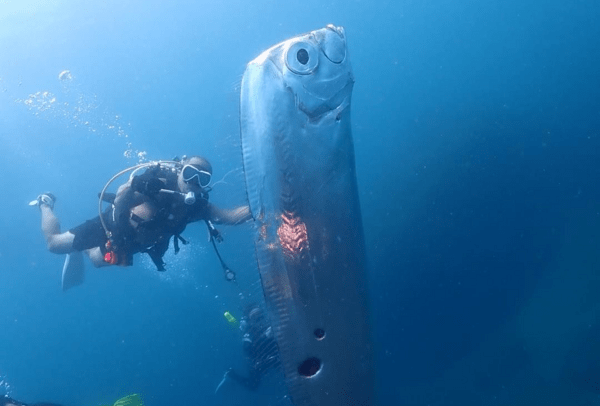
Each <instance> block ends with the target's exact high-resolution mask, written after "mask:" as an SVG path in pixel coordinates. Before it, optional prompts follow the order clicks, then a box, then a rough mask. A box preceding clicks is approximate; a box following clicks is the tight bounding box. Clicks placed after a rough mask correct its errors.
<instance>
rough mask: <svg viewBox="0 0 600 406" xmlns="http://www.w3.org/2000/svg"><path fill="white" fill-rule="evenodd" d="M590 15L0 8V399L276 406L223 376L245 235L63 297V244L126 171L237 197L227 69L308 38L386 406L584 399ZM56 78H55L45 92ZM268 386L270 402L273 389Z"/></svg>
mask: <svg viewBox="0 0 600 406" xmlns="http://www.w3.org/2000/svg"><path fill="white" fill-rule="evenodd" d="M599 17H600V7H599V6H598V4H597V3H596V2H592V1H585V0H582V1H571V2H560V1H555V0H550V1H544V2H542V1H531V2H516V1H512V0H511V1H502V2H500V1H491V2H486V3H485V4H484V3H482V2H476V1H472V0H465V1H460V2H452V1H446V0H434V1H432V2H416V1H408V2H390V1H383V0H382V1H357V0H355V1H326V2H323V1H314V0H308V1H302V2H298V1H291V2H287V3H281V2H275V1H268V0H259V1H254V2H244V1H239V0H238V1H228V0H226V1H223V2H200V1H195V2H194V1H173V2H163V1H156V0H151V1H146V2H140V1H127V0H125V1H114V0H109V1H105V2H101V3H90V2H82V1H73V0H71V1H56V0H54V1H53V0H49V1H46V2H34V1H29V0H24V1H19V2H10V1H0V142H1V150H2V152H1V155H0V170H1V173H2V174H3V176H2V185H3V190H4V193H3V194H2V201H3V208H4V209H3V210H2V211H1V212H0V223H1V225H2V230H3V232H2V233H1V234H0V241H1V244H0V309H1V310H0V331H1V332H2V334H0V381H2V383H0V387H2V388H4V389H3V390H4V391H7V392H9V393H10V395H11V396H13V397H15V398H17V399H21V400H23V401H26V402H35V401H41V400H48V401H52V402H57V403H63V404H65V405H100V404H112V402H114V401H115V400H116V399H117V398H119V397H121V396H124V395H127V394H129V393H133V392H137V393H140V394H142V396H143V397H144V400H145V403H146V405H147V406H155V405H166V404H207V405H245V404H248V403H256V404H285V401H284V399H283V398H282V396H281V395H280V393H281V387H280V384H279V383H278V382H276V378H272V379H271V380H272V382H271V381H267V382H265V383H264V384H263V385H262V387H261V388H260V390H259V392H258V393H255V394H248V393H246V392H245V391H244V390H242V389H241V388H237V387H235V386H234V385H231V386H229V387H228V388H227V390H226V391H222V392H219V393H218V394H215V393H214V390H215V387H216V386H217V384H218V383H219V381H220V379H221V377H222V375H223V372H224V371H225V370H226V369H227V368H228V367H230V366H232V365H234V366H239V367H241V366H242V365H243V360H242V351H241V348H240V343H239V333H238V331H236V330H235V329H234V328H232V327H231V326H230V325H228V323H227V322H226V321H225V320H224V319H223V316H222V314H223V312H224V311H226V310H229V311H231V312H232V313H233V314H238V313H239V312H240V311H241V310H240V309H239V308H238V303H239V302H240V295H241V296H245V299H247V296H252V295H254V296H256V297H259V296H260V287H259V284H258V276H257V275H256V271H255V265H254V263H253V262H252V252H253V249H252V246H251V244H250V243H249V242H248V241H247V238H246V237H247V235H248V229H247V228H248V227H249V226H242V227H237V228H233V227H222V228H221V231H222V232H223V234H224V237H225V243H223V244H222V246H221V251H222V254H223V256H224V257H225V259H226V260H227V262H228V263H229V265H230V266H231V267H232V269H235V270H236V272H237V274H238V278H239V280H240V284H239V285H240V286H247V287H248V288H247V289H244V290H240V289H239V288H237V287H236V286H232V285H231V284H227V283H226V282H225V281H224V280H223V277H222V274H221V269H220V265H219V263H218V260H217V259H216V257H215V255H214V253H213V252H212V250H211V247H210V245H209V243H208V242H207V238H206V231H205V229H204V228H203V226H202V225H191V226H189V227H188V229H187V230H186V233H185V235H184V236H185V237H187V238H188V239H189V240H191V243H192V244H190V245H188V246H186V247H184V248H183V249H182V252H181V253H180V254H179V255H178V256H173V255H172V253H170V254H168V255H167V257H166V261H167V263H168V264H170V267H169V271H168V272H166V273H165V274H159V273H157V272H156V271H155V270H154V268H153V266H152V264H151V263H150V262H149V260H147V259H144V258H142V257H138V258H136V265H135V266H134V267H132V268H125V269H121V268H119V269H114V270H113V269H100V270H96V269H91V267H90V266H88V272H87V280H86V282H85V284H84V285H83V286H81V287H78V288H76V289H73V290H71V291H68V292H66V293H63V292H62V291H61V289H60V272H61V269H62V262H63V258H62V257H61V256H57V255H53V254H50V253H48V252H47V251H46V249H45V245H44V241H43V238H42V235H41V232H40V230H39V227H40V225H39V213H38V212H37V209H35V208H32V207H29V206H28V205H27V203H28V202H29V201H30V200H32V199H34V198H35V197H36V196H37V195H38V194H39V193H40V192H43V191H46V190H51V191H52V192H53V193H54V194H55V195H56V196H57V197H58V201H57V206H56V212H57V214H58V215H59V217H60V219H61V222H62V225H63V228H64V229H67V228H70V227H72V226H75V225H77V224H79V223H80V222H82V221H84V220H86V219H88V218H90V217H92V216H94V215H95V214H96V213H97V203H98V202H97V193H98V192H99V191H100V190H101V188H102V187H103V186H104V184H105V183H106V182H107V181H108V179H109V178H110V177H111V176H113V175H114V174H115V173H116V172H118V171H119V170H121V169H123V168H125V167H128V166H131V165H134V164H136V163H137V162H139V161H140V160H142V161H143V160H149V159H169V158H172V157H173V156H175V155H182V154H200V155H204V156H206V157H208V158H209V159H210V160H211V162H212V164H213V167H214V168H215V177H216V178H218V179H221V178H222V179H223V180H224V182H223V183H221V184H219V187H218V188H217V187H215V190H214V192H213V193H212V195H211V200H212V201H214V202H216V203H218V204H219V205H221V206H225V207H232V206H235V205H239V204H243V203H244V201H245V192H244V191H243V178H242V164H241V151H240V141H239V126H238V96H239V84H240V79H241V75H242V74H243V71H244V67H245V64H246V63H247V62H248V61H250V60H251V59H253V58H254V57H256V56H257V55H258V54H259V53H260V52H262V51H263V50H264V49H266V48H268V47H270V46H271V45H273V44H275V43H278V42H280V41H282V40H284V39H287V38H289V37H292V36H295V35H297V34H300V33H303V32H306V31H310V30H313V29H317V28H321V27H323V26H324V25H326V24H328V23H334V24H336V25H342V26H344V27H345V29H346V34H347V37H348V41H349V48H350V58H351V59H352V64H353V67H354V73H355V78H356V84H355V88H354V89H355V90H354V96H353V106H352V119H353V132H354V140H355V147H356V155H357V156H356V158H357V172H358V183H359V189H360V194H361V196H360V197H361V204H362V209H363V222H364V225H365V237H366V240H367V248H368V252H367V253H368V258H369V263H370V268H369V275H370V279H369V281H368V283H369V286H370V289H371V301H372V313H373V321H374V323H373V324H374V327H373V335H374V337H375V342H376V343H377V373H378V394H379V401H380V404H381V405H392V404H404V405H531V404H544V405H564V404H576V405H592V404H600V389H599V388H600V343H599V341H598V332H599V330H600V320H599V317H600V316H599V312H598V310H599V309H600V278H599V276H598V271H599V269H600V260H599V259H598V251H599V250H598V248H599V244H600V231H599V230H600V204H599V201H600V200H599V199H600V188H599V186H598V185H599V184H600V165H599V164H598V162H599V158H600V77H599V75H598V68H597V66H598V63H599V62H600V26H599V25H598V24H597V21H598V19H599ZM65 70H68V71H69V72H70V75H71V77H70V78H66V79H64V80H61V79H59V74H60V73H61V72H63V71H65ZM273 393H276V395H275V396H274V395H273Z"/></svg>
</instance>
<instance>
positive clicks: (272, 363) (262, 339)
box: [215, 304, 280, 393]
mask: <svg viewBox="0 0 600 406" xmlns="http://www.w3.org/2000/svg"><path fill="white" fill-rule="evenodd" d="M244 313H245V315H244V317H242V319H241V320H240V330H241V331H242V333H243V334H244V335H243V337H242V346H243V350H244V354H245V356H246V361H247V365H248V370H247V374H246V375H242V374H240V373H238V372H237V371H236V370H234V369H233V368H229V369H228V370H227V372H225V376H223V380H221V383H219V385H218V386H217V389H216V390H215V393H216V392H217V391H218V390H219V388H220V387H221V386H222V385H223V384H224V383H225V381H226V380H227V379H228V378H230V379H232V380H233V381H235V382H237V383H238V384H240V385H242V386H243V387H244V388H246V389H247V390H249V391H255V390H256V389H258V386H259V385H260V381H261V379H262V377H263V376H264V375H265V374H266V373H267V372H268V371H269V370H271V369H274V368H276V367H278V366H279V365H280V361H279V350H278V348H277V343H276V342H275V337H273V330H272V328H271V325H270V323H269V321H268V320H267V317H266V316H265V313H264V311H263V309H262V308H261V307H260V306H259V305H257V304H251V305H250V306H248V307H247V308H246V311H245V312H244Z"/></svg>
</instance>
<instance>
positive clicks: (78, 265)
mask: <svg viewBox="0 0 600 406" xmlns="http://www.w3.org/2000/svg"><path fill="white" fill-rule="evenodd" d="M84 279H85V266H84V263H83V253H82V252H81V251H74V252H72V253H70V254H67V258H66V259H65V264H64V265H63V270H62V290H63V292H64V291H66V290H68V289H70V288H73V287H75V286H78V285H81V284H82V283H83V281H84Z"/></svg>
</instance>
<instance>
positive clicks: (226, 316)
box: [223, 312, 237, 324]
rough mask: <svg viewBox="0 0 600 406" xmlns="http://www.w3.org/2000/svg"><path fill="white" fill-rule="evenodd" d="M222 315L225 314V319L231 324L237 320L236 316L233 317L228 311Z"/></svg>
mask: <svg viewBox="0 0 600 406" xmlns="http://www.w3.org/2000/svg"><path fill="white" fill-rule="evenodd" d="M223 316H225V318H226V319H227V321H228V322H230V323H231V324H235V323H237V320H236V318H235V317H233V316H232V315H231V313H229V312H225V313H223Z"/></svg>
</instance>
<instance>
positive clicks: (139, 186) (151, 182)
mask: <svg viewBox="0 0 600 406" xmlns="http://www.w3.org/2000/svg"><path fill="white" fill-rule="evenodd" d="M163 187H164V183H163V182H162V181H161V180H160V179H158V178H150V179H148V180H145V179H142V177H141V176H135V177H134V178H133V179H132V180H131V188H132V189H133V190H134V191H136V192H139V193H141V194H144V195H146V196H154V195H156V194H157V193H158V192H160V190H161V189H162V188H163Z"/></svg>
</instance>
